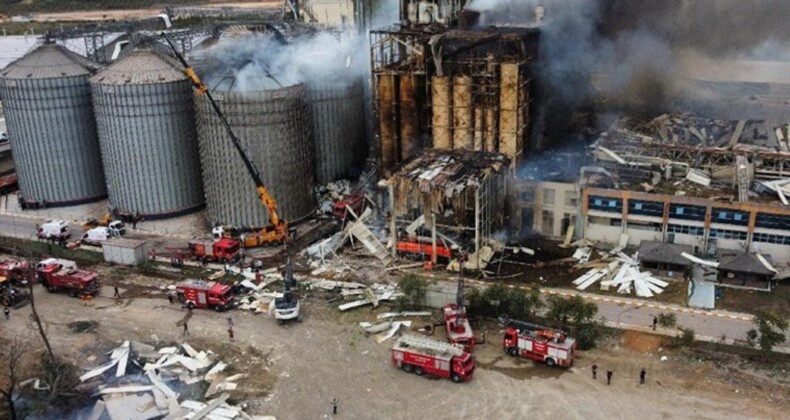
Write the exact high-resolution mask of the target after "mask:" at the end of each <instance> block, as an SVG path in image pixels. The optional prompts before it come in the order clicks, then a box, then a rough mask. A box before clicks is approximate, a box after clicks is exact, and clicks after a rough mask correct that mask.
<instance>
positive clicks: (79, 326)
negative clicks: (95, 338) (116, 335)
mask: <svg viewBox="0 0 790 420" xmlns="http://www.w3.org/2000/svg"><path fill="white" fill-rule="evenodd" d="M68 327H69V329H70V330H71V332H73V333H74V334H82V333H86V332H94V331H96V328H98V327H99V323H98V322H96V321H74V322H69V323H68Z"/></svg>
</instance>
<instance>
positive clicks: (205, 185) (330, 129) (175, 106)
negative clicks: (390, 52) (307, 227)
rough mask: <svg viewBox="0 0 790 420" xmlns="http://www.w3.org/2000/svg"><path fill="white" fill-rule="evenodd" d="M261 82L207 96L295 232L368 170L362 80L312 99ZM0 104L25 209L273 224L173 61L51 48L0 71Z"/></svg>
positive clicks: (309, 90) (316, 91)
mask: <svg viewBox="0 0 790 420" xmlns="http://www.w3.org/2000/svg"><path fill="white" fill-rule="evenodd" d="M195 61H196V62H198V61H199V60H197V59H196V60H195ZM201 76H203V77H204V78H206V77H207V75H204V74H201ZM260 79H261V82H260V83H259V84H258V83H257V82H256V81H253V83H252V85H251V87H249V86H248V87H247V88H246V89H247V90H241V89H240V88H239V86H234V84H233V83H230V84H228V83H219V85H218V86H210V88H211V89H212V92H214V95H215V98H216V99H217V100H218V103H219V107H220V109H221V110H222V112H223V113H224V115H225V117H226V118H227V120H228V121H229V122H230V124H231V126H232V128H233V130H234V132H235V133H236V135H237V137H238V138H239V139H240V141H241V144H242V146H243V148H244V149H245V150H246V152H247V153H248V155H249V156H250V158H251V160H252V161H253V162H255V164H256V165H257V167H258V169H259V170H260V173H261V176H262V179H263V181H264V184H265V186H266V187H267V188H268V189H269V191H270V192H271V195H272V197H273V198H274V199H275V200H276V201H277V203H278V212H279V216H280V218H282V219H284V220H287V221H289V222H293V221H297V220H300V219H303V218H305V217H308V216H310V215H311V214H312V212H313V211H314V210H315V207H316V202H315V198H314V196H313V187H314V185H315V184H316V182H317V183H321V184H323V183H327V182H332V181H336V180H338V179H340V178H345V177H348V176H349V175H352V168H354V167H358V166H361V165H362V164H363V163H364V157H365V153H366V151H367V145H366V142H365V120H364V103H363V101H364V99H363V89H362V80H361V79H352V80H346V81H342V80H336V81H329V80H328V81H324V82H321V83H312V84H310V85H309V87H308V85H307V84H304V83H295V84H290V85H289V84H286V85H285V86H282V85H280V84H279V82H277V83H275V84H273V83H271V82H270V81H269V80H268V79H267V76H264V75H261V77H260ZM264 79H267V80H264ZM223 80H226V79H225V78H223ZM255 80H257V79H255ZM272 80H273V79H272ZM275 82H276V81H275ZM0 100H2V101H3V106H4V109H5V113H6V117H7V121H8V132H9V138H10V141H11V147H12V152H13V157H14V160H15V162H16V166H17V171H18V175H19V182H20V192H21V197H22V198H23V199H24V201H25V202H28V203H32V204H31V206H34V205H38V206H56V205H74V204H80V203H85V202H90V201H97V200H100V199H103V198H105V197H108V199H109V207H110V208H111V209H113V210H114V211H116V214H119V215H127V216H142V217H145V218H146V219H148V220H152V219H157V218H167V217H175V216H180V215H184V214H187V213H190V212H194V211H196V210H199V209H201V208H203V207H207V208H208V219H209V221H210V222H211V223H218V224H224V225H235V226H242V227H260V226H264V225H267V224H268V223H269V217H268V210H267V209H266V208H265V207H264V206H263V204H262V203H261V200H260V198H259V196H258V194H257V193H256V189H255V185H254V182H253V180H252V177H251V176H250V175H249V174H248V173H247V170H246V168H245V166H244V164H243V162H242V159H241V157H240V156H239V155H238V153H237V151H236V150H235V149H234V148H233V147H232V144H231V141H230V139H229V137H228V134H227V132H226V131H225V128H224V127H223V126H222V125H221V123H220V120H219V118H218V117H217V115H216V114H215V112H214V110H213V109H212V107H211V106H210V104H209V103H208V100H207V98H206V97H205V96H201V95H199V94H196V93H195V91H194V89H193V87H192V84H191V81H190V80H189V79H188V78H187V77H186V76H185V74H184V71H183V68H182V67H181V65H180V64H179V63H177V62H176V61H175V60H173V59H172V58H170V57H169V56H165V55H162V54H161V53H159V52H156V51H155V50H153V49H149V48H141V49H135V50H133V51H132V52H130V53H126V54H124V55H123V56H122V58H121V59H120V60H118V61H117V62H115V63H113V64H111V65H109V66H108V67H106V68H101V66H100V65H98V64H97V63H94V62H91V61H89V60H88V59H86V58H83V57H81V56H79V55H77V54H75V53H72V52H70V51H68V50H66V49H65V48H63V47H61V46H58V45H56V44H54V43H49V42H46V43H44V44H43V45H41V46H40V47H38V48H36V49H35V50H34V51H32V52H31V53H29V54H28V55H26V56H25V57H23V58H21V59H19V60H17V61H16V62H14V63H12V64H10V65H9V66H8V67H7V68H5V69H4V70H2V71H1V72H0Z"/></svg>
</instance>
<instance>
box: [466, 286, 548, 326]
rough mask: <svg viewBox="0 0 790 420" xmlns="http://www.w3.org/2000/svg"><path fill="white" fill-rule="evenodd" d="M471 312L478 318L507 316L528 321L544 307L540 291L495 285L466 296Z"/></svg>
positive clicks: (473, 290)
mask: <svg viewBox="0 0 790 420" xmlns="http://www.w3.org/2000/svg"><path fill="white" fill-rule="evenodd" d="M466 297H467V299H468V300H469V311H470V312H471V313H473V314H475V315H476V316H481V317H487V318H494V317H499V316H502V315H507V316H508V317H510V318H513V319H521V320H527V319H530V318H532V316H533V314H534V312H535V311H536V310H538V309H540V307H541V306H542V304H543V302H542V301H541V300H540V290H539V289H537V288H533V289H531V290H529V291H526V290H524V289H520V288H508V287H505V286H503V285H501V284H495V285H492V286H489V287H487V288H486V289H484V290H481V289H472V290H471V291H470V292H469V293H467V294H466Z"/></svg>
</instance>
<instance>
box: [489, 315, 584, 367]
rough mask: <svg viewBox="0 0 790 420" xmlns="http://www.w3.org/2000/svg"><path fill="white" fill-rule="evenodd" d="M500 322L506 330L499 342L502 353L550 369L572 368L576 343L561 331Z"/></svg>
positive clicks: (507, 320) (503, 320)
mask: <svg viewBox="0 0 790 420" xmlns="http://www.w3.org/2000/svg"><path fill="white" fill-rule="evenodd" d="M501 320H502V322H503V324H504V325H505V326H506V327H507V328H506V329H505V336H504V339H503V340H502V348H503V349H504V350H505V353H507V354H509V355H511V356H513V357H523V358H527V359H533V360H537V361H539V362H544V363H546V364H547V365H549V366H561V367H571V366H572V365H573V358H574V356H575V354H576V339H574V338H570V337H568V335H567V334H566V333H565V332H564V331H562V330H558V329H554V328H549V327H546V326H543V325H538V324H532V323H530V322H525V321H519V320H515V319H509V318H506V317H504V318H502V319H501Z"/></svg>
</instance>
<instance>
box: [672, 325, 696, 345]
mask: <svg viewBox="0 0 790 420" xmlns="http://www.w3.org/2000/svg"><path fill="white" fill-rule="evenodd" d="M695 337H696V333H695V332H694V330H692V329H691V328H680V335H678V336H677V337H675V338H673V339H672V342H671V344H670V345H671V346H672V347H691V345H693V344H694V340H695Z"/></svg>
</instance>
